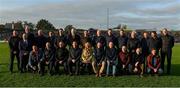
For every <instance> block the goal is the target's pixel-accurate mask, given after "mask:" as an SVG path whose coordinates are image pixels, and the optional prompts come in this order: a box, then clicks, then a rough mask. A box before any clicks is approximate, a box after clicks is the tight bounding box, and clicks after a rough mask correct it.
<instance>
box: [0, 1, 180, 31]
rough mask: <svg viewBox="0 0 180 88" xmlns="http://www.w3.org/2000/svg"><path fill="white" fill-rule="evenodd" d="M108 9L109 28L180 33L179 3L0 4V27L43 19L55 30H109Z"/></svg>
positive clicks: (75, 2)
mask: <svg viewBox="0 0 180 88" xmlns="http://www.w3.org/2000/svg"><path fill="white" fill-rule="evenodd" d="M107 8H109V19H110V20H109V23H110V27H114V26H117V25H118V24H127V25H128V27H130V28H133V29H137V28H147V29H152V28H158V29H159V28H162V27H167V28H170V29H176V30H180V0H0V23H6V22H12V21H18V20H22V21H29V22H33V23H36V22H37V21H38V20H40V19H42V18H44V19H47V20H49V21H50V22H51V23H52V24H54V26H55V27H56V28H59V27H64V26H66V25H68V24H72V25H74V26H75V27H78V28H90V27H93V28H106V27H107V26H106V23H107Z"/></svg>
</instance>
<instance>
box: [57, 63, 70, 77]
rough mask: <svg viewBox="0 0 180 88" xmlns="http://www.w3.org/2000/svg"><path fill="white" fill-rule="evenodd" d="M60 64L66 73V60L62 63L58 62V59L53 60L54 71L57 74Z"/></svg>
mask: <svg viewBox="0 0 180 88" xmlns="http://www.w3.org/2000/svg"><path fill="white" fill-rule="evenodd" d="M60 66H64V71H65V73H66V74H68V70H67V62H63V63H62V64H60V63H59V61H55V72H56V73H57V74H60V69H59V67H60Z"/></svg>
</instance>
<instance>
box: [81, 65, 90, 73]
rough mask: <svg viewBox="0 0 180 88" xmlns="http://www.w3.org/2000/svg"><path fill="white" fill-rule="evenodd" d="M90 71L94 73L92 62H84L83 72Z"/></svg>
mask: <svg viewBox="0 0 180 88" xmlns="http://www.w3.org/2000/svg"><path fill="white" fill-rule="evenodd" d="M86 71H87V72H88V74H91V73H92V64H91V63H82V72H83V73H84V72H86Z"/></svg>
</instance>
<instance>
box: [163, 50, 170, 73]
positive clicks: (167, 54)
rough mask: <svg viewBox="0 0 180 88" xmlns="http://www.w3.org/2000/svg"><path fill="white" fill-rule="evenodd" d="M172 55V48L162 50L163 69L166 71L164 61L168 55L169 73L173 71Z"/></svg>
mask: <svg viewBox="0 0 180 88" xmlns="http://www.w3.org/2000/svg"><path fill="white" fill-rule="evenodd" d="M171 56H172V49H169V50H167V51H161V69H162V70H163V71H164V62H165V58H166V57H167V74H170V71H171Z"/></svg>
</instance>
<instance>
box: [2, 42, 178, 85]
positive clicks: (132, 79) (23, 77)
mask: <svg viewBox="0 0 180 88" xmlns="http://www.w3.org/2000/svg"><path fill="white" fill-rule="evenodd" d="M8 65H9V48H8V45H7V44H6V43H3V44H0V86H3V87H7V86H8V87H15V86H17V87H21V86H25V87H29V86H30V87H39V86H44V87H50V86H52V87H59V86H70V87H73V86H76V87H85V86H89V87H92V86H96V87H102V86H103V87H119V86H121V87H123V86H128V87H131V86H136V87H137V86H141V87H154V86H156V87H157V86H158V87H161V86H166V87H170V86H180V45H179V44H176V45H175V47H174V48H173V56H172V75H170V76H160V77H154V76H147V77H144V78H139V77H138V76H135V75H133V76H132V75H131V76H118V77H101V78H96V77H95V76H94V75H90V76H89V75H83V76H65V75H61V76H49V75H47V74H46V75H45V76H43V77H40V76H39V75H38V74H31V73H24V74H20V73H18V72H17V68H16V64H14V71H15V73H13V74H11V73H10V72H9V71H8Z"/></svg>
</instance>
